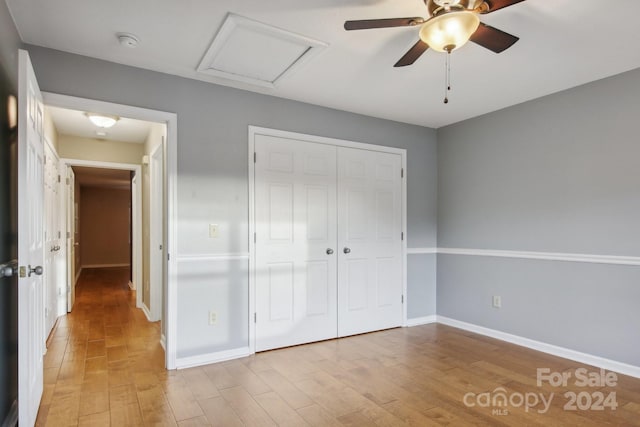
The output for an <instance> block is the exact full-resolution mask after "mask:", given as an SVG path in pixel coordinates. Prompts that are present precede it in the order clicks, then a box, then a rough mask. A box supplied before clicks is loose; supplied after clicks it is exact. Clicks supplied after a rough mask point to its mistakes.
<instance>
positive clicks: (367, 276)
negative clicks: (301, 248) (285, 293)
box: [338, 147, 402, 336]
mask: <svg viewBox="0 0 640 427" xmlns="http://www.w3.org/2000/svg"><path fill="white" fill-rule="evenodd" d="M401 165H402V161H401V157H400V155H398V154H389V153H381V152H375V151H366V150H359V149H352V148H343V147H341V148H338V209H339V210H338V243H339V245H338V251H339V253H338V335H339V336H347V335H353V334H358V333H363V332H370V331H375V330H380V329H386V328H392V327H396V326H400V325H401V324H402V300H401V299H402V240H401V232H402V218H401V214H402V205H401V203H402V202H401V197H402V194H401V188H402V186H401V175H400V174H401V168H402V166H401Z"/></svg>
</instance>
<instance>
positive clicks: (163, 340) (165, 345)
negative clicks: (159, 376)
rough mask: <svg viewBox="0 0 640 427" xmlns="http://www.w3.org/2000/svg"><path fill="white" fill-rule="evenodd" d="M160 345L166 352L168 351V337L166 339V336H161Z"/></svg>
mask: <svg viewBox="0 0 640 427" xmlns="http://www.w3.org/2000/svg"><path fill="white" fill-rule="evenodd" d="M160 345H161V346H162V349H163V350H164V351H165V352H166V351H167V337H165V336H164V334H161V335H160Z"/></svg>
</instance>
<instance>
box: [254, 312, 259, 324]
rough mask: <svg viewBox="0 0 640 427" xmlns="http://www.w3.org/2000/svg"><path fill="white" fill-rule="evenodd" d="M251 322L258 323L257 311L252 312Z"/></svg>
mask: <svg viewBox="0 0 640 427" xmlns="http://www.w3.org/2000/svg"><path fill="white" fill-rule="evenodd" d="M253 323H258V313H253Z"/></svg>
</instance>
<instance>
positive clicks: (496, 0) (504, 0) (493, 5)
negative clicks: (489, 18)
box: [482, 0, 524, 13]
mask: <svg viewBox="0 0 640 427" xmlns="http://www.w3.org/2000/svg"><path fill="white" fill-rule="evenodd" d="M523 1H524V0H484V2H485V3H486V4H487V6H489V10H487V11H485V12H482V13H491V12H495V11H496V10H500V9H503V8H505V7H509V6H513V5H514V4H517V3H520V2H523Z"/></svg>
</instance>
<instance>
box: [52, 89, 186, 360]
mask: <svg viewBox="0 0 640 427" xmlns="http://www.w3.org/2000/svg"><path fill="white" fill-rule="evenodd" d="M42 95H43V98H44V103H45V104H47V105H52V106H56V107H61V108H70V109H75V110H80V111H100V112H103V113H106V114H115V115H118V116H124V117H129V118H132V119H137V120H146V121H150V122H157V123H165V124H166V126H167V139H166V142H165V145H164V149H165V153H164V158H165V166H166V167H165V177H166V183H167V212H165V215H166V218H167V228H168V233H167V241H166V242H165V244H166V247H167V251H166V252H167V254H168V256H169V255H171V254H172V256H170V257H169V260H168V264H167V277H166V282H167V289H165V291H166V298H165V306H164V311H165V316H163V318H164V320H165V323H164V325H163V326H164V327H165V331H166V352H165V355H166V360H165V365H166V368H167V369H175V367H176V344H177V334H178V326H177V322H178V313H177V308H178V300H177V297H178V286H177V264H176V259H177V257H176V255H177V252H178V244H177V238H178V221H177V214H178V212H177V200H178V194H177V192H178V173H177V171H178V162H177V159H178V116H177V114H175V113H169V112H165V111H157V110H150V109H146V108H140V107H133V106H130V105H124V104H115V103H111V102H104V101H98V100H93V99H86V98H78V97H75V96H68V95H60V94H56V93H48V92H43V94H42ZM116 164H117V163H116ZM80 165H81V164H79V166H80ZM111 165H114V163H111ZM136 166H139V165H136ZM140 184H141V182H138V185H140ZM137 194H138V198H139V206H142V202H141V200H142V199H141V198H140V195H141V191H138V192H137ZM141 225H142V224H140V229H142V226H141ZM140 243H141V241H140ZM140 246H141V245H140ZM141 263H142V257H141V255H140V258H139V263H138V264H139V265H140V264H141Z"/></svg>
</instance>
